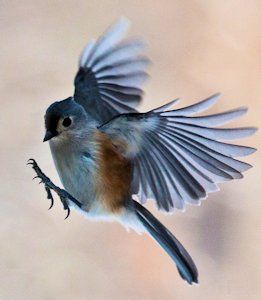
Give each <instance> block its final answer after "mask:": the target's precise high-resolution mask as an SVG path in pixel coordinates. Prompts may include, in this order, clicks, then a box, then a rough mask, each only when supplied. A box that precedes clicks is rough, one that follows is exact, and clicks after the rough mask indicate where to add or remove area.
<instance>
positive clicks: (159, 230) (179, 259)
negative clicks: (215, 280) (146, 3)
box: [134, 201, 198, 284]
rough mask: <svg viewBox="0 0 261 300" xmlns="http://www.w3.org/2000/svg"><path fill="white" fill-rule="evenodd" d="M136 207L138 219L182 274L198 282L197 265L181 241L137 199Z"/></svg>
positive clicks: (190, 280) (185, 277)
mask: <svg viewBox="0 0 261 300" xmlns="http://www.w3.org/2000/svg"><path fill="white" fill-rule="evenodd" d="M134 207H135V211H136V214H137V216H138V219H139V220H140V222H141V223H142V225H143V226H144V227H145V229H146V230H147V232H148V233H149V234H150V235H151V237H153V238H154V239H155V240H156V241H157V242H158V244H159V245H160V246H161V247H162V248H163V249H164V250H165V251H166V252H167V253H168V255H169V256H170V257H171V258H172V259H173V261H174V262H175V263H176V265H177V268H178V271H179V274H180V276H181V277H182V278H183V279H184V280H186V281H187V282H188V283H189V284H192V283H193V282H194V283H198V271H197V267H196V266H195V264H194V262H193V260H192V258H191V257H190V255H189V254H188V252H187V251H186V250H185V248H184V247H183V246H182V245H181V243H180V242H179V241H178V240H177V239H176V238H175V237H174V235H173V234H172V233H171V232H170V231H169V230H168V229H167V228H166V227H165V226H163V225H162V224H161V223H160V222H159V221H158V220H157V219H156V218H155V217H154V216H153V215H152V214H151V213H150V212H149V211H148V210H147V209H146V208H145V207H143V206H142V205H141V204H139V203H138V202H136V201H134Z"/></svg>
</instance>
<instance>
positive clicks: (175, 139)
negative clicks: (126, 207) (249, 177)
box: [100, 95, 256, 211]
mask: <svg viewBox="0 0 261 300" xmlns="http://www.w3.org/2000/svg"><path fill="white" fill-rule="evenodd" d="M217 99H218V95H214V96H212V97H210V98H208V99H206V100H203V101H201V102H198V103H196V104H194V105H191V106H187V107H184V108H181V109H176V110H169V111H165V109H166V108H167V107H169V106H171V105H172V104H174V102H175V100H174V101H172V102H171V103H169V104H167V105H164V106H162V107H160V108H158V109H155V110H152V111H150V112H147V113H143V114H138V113H134V114H123V115H120V116H117V117H115V118H114V119H112V120H111V121H109V122H107V123H106V124H104V125H103V126H101V127H100V130H102V131H103V132H105V133H106V134H107V135H108V136H109V138H110V139H111V141H112V143H113V144H114V145H115V146H116V147H117V148H118V149H119V151H121V152H122V154H123V155H124V156H125V157H127V158H129V159H130V160H131V161H132V165H133V181H132V186H131V188H132V193H133V194H137V195H138V197H139V199H140V201H141V202H142V203H144V202H145V201H146V199H147V198H153V199H155V200H156V203H157V206H158V208H159V209H162V210H165V211H171V210H172V209H173V208H177V209H184V204H185V202H187V203H191V204H199V203H200V200H203V199H205V198H206V197H207V193H209V192H214V191H217V190H218V186H217V183H219V182H223V181H227V180H232V179H237V178H242V174H241V173H242V172H244V171H246V170H247V169H249V168H250V167H251V165H249V164H247V163H245V162H242V161H240V160H237V159H235V157H240V156H246V155H249V154H251V153H253V152H254V151H255V149H254V148H250V147H246V146H240V145H234V144H229V143H225V142H224V141H225V140H233V139H239V138H244V137H247V136H249V135H251V134H253V133H254V132H255V131H256V128H253V127H245V128H216V127H217V126H219V125H223V124H225V123H227V122H230V121H232V120H234V119H236V118H238V117H240V116H242V115H243V114H244V113H246V111H247V109H246V108H237V109H234V110H231V111H227V112H223V113H218V114H214V115H207V116H193V114H195V113H199V112H202V111H204V110H206V109H207V108H208V107H210V106H211V105H212V104H214V102H216V100H217Z"/></svg>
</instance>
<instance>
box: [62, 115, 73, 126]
mask: <svg viewBox="0 0 261 300" xmlns="http://www.w3.org/2000/svg"><path fill="white" fill-rule="evenodd" d="M71 124H72V120H71V118H69V117H66V118H64V119H63V126H64V127H69V126H70V125H71Z"/></svg>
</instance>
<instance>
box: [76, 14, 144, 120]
mask: <svg viewBox="0 0 261 300" xmlns="http://www.w3.org/2000/svg"><path fill="white" fill-rule="evenodd" d="M127 28H128V21H127V20H125V19H121V20H119V21H118V22H117V23H115V24H114V25H113V26H111V27H110V28H109V29H108V30H107V31H106V32H105V33H104V34H103V35H102V36H101V37H100V38H99V39H98V40H97V41H95V40H92V41H90V42H89V43H88V44H87V45H86V46H85V48H84V51H83V53H82V55H81V58H80V66H79V71H78V72H77V74H76V77H75V80H74V83H75V92H74V100H75V101H76V102H78V103H79V104H81V105H82V106H83V107H84V108H85V110H86V111H87V112H88V113H89V114H90V115H92V116H93V117H94V118H95V119H96V120H97V121H98V122H100V123H101V124H102V123H104V122H106V121H108V120H109V119H111V118H113V117H114V116H116V115H117V114H119V113H123V112H125V113H126V112H136V110H135V107H136V106H137V105H138V104H139V103H140V101H141V98H142V95H143V92H142V90H141V86H142V84H143V83H144V82H145V80H146V79H147V78H148V74H147V73H146V69H147V67H148V65H149V59H147V58H146V57H145V56H141V54H140V52H141V51H142V49H143V47H144V44H143V42H142V41H141V40H137V39H132V40H128V41H124V40H123V39H124V36H125V33H126V31H127ZM116 93H117V97H115V95H116ZM109 107H110V108H109Z"/></svg>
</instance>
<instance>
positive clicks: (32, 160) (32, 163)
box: [27, 158, 35, 165]
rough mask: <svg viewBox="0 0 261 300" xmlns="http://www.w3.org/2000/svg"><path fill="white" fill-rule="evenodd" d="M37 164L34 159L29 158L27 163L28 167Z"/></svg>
mask: <svg viewBox="0 0 261 300" xmlns="http://www.w3.org/2000/svg"><path fill="white" fill-rule="evenodd" d="M34 164H35V160H34V159H33V158H29V159H28V161H27V165H34Z"/></svg>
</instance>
